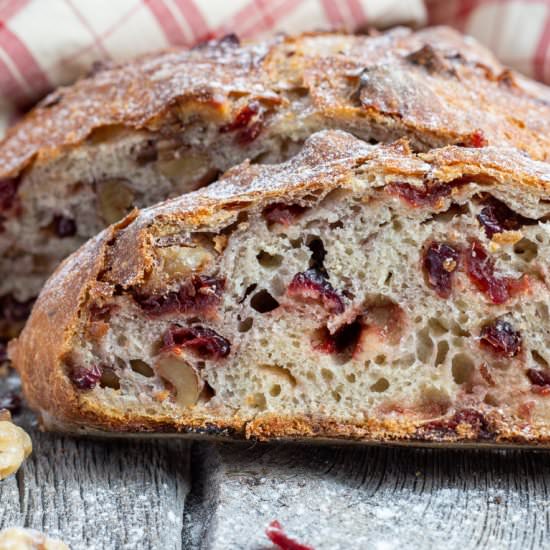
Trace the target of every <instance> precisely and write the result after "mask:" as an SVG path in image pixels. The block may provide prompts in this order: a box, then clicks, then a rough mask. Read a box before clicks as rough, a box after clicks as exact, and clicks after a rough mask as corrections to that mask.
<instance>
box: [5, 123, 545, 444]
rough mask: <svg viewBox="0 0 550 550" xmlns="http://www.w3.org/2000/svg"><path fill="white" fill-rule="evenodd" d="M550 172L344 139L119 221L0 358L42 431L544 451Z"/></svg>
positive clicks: (67, 268) (80, 255)
mask: <svg viewBox="0 0 550 550" xmlns="http://www.w3.org/2000/svg"><path fill="white" fill-rule="evenodd" d="M549 196H550V175H549V172H548V166H547V165H546V164H545V163H542V162H537V161H533V160H531V159H529V158H528V157H527V156H526V155H524V154H522V153H520V152H518V151H514V150H512V149H499V148H494V147H483V148H465V147H461V146H449V147H444V148H441V149H435V150H432V151H431V152H428V153H417V152H413V151H412V150H411V149H410V148H409V146H408V144H407V142H406V141H405V140H402V141H399V142H396V143H394V144H392V145H369V144H367V143H365V142H364V141H361V140H358V139H356V138H354V137H352V136H351V135H350V134H347V133H344V132H341V131H324V132H320V133H317V134H315V135H313V136H312V137H311V138H309V139H308V140H307V141H306V143H305V145H304V147H303V149H302V151H301V152H300V153H299V154H298V155H296V156H294V157H293V158H292V159H290V160H289V161H286V162H284V163H279V164H272V165H253V164H250V163H247V162H245V163H243V164H241V165H240V166H237V167H235V168H233V169H232V170H230V171H229V172H228V173H227V174H226V175H225V176H224V177H222V178H221V179H220V180H219V181H218V182H216V183H214V184H212V185H210V186H208V187H206V188H204V189H202V190H200V191H197V192H194V193H190V194H187V195H183V196H181V197H179V198H177V199H174V200H171V201H167V202H165V203H161V204H159V205H157V206H155V207H152V208H148V209H145V210H142V211H133V212H132V213H130V214H129V215H128V216H127V217H126V218H124V219H123V220H122V221H121V222H120V223H117V224H114V225H112V226H110V227H109V228H108V229H106V230H105V231H103V232H102V233H100V234H99V235H98V236H97V237H96V238H94V239H93V240H91V241H89V242H88V243H87V244H86V245H85V246H84V247H82V248H81V249H80V250H79V251H78V252H77V253H75V254H74V255H72V256H71V257H69V258H68V259H67V260H66V261H65V262H64V263H63V264H61V266H60V267H59V268H58V269H57V271H56V272H55V274H54V275H53V277H52V278H50V280H49V281H48V283H47V284H46V286H45V288H44V289H43V291H42V293H41V295H40V297H39V299H38V300H37V302H36V305H35V307H34V310H33V312H32V314H31V317H30V319H29V322H28V324H27V326H26V328H25V329H24V331H23V332H22V334H21V336H20V337H19V338H18V340H17V341H16V343H15V344H14V345H12V346H11V348H10V353H11V357H12V359H13V362H14V364H15V366H16V368H17V369H18V371H19V372H20V374H21V377H22V381H23V387H24V391H25V395H26V398H27V399H28V401H29V403H30V405H31V406H32V407H33V408H34V409H36V410H37V411H39V412H40V413H41V416H42V419H43V422H44V423H45V425H46V426H47V427H48V426H49V427H57V428H59V427H63V428H65V429H72V430H76V431H78V430H82V431H95V432H96V433H101V432H102V431H103V432H115V433H116V432H118V433H128V432H157V433H158V432H163V433H174V434H177V433H181V434H183V433H190V434H193V433H194V434H198V433H200V432H202V433H218V434H223V435H225V436H226V437H233V438H239V437H240V438H243V437H246V438H259V439H270V438H285V439H287V438H300V439H311V440H326V439H338V438H339V439H348V440H356V441H377V442H417V443H420V442H444V443H447V444H449V443H477V444H499V445H506V444H532V445H536V444H547V443H548V442H549V436H550V401H548V399H549V397H548V395H547V394H548V393H549V389H550V383H549V380H550V376H549V371H550V369H549V367H548V361H550V355H549V354H548V349H550V345H549V344H550V342H549V340H548V339H549V338H550V336H548V331H547V330H546V327H547V325H548V322H549V315H550V314H549V305H550V294H549V292H548V287H547V274H548V269H549V265H548V262H549V260H548V258H550V231H549V229H548V228H549V226H548V221H547V220H548V216H549V214H550V212H549V209H548V204H549V202H548V201H549Z"/></svg>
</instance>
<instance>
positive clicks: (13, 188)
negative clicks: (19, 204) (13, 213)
mask: <svg viewBox="0 0 550 550" xmlns="http://www.w3.org/2000/svg"><path fill="white" fill-rule="evenodd" d="M18 186H19V180H17V179H13V178H11V179H9V178H8V179H0V212H1V211H5V210H9V209H10V208H11V207H12V206H13V204H14V202H15V196H16V194H17V187H18Z"/></svg>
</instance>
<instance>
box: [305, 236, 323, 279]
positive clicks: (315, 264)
mask: <svg viewBox="0 0 550 550" xmlns="http://www.w3.org/2000/svg"><path fill="white" fill-rule="evenodd" d="M306 243H307V247H308V248H309V249H310V250H311V259H310V262H309V267H310V268H313V269H316V270H317V271H319V272H320V273H322V274H323V276H324V277H327V271H326V269H325V256H326V255H327V251H326V249H325V245H324V244H323V241H322V240H321V239H320V238H319V237H308V238H307V239H306Z"/></svg>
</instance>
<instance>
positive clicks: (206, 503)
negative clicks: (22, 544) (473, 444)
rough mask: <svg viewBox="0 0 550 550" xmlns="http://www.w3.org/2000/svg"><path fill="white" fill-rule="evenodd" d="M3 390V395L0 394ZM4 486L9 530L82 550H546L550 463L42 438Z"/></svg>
mask: <svg viewBox="0 0 550 550" xmlns="http://www.w3.org/2000/svg"><path fill="white" fill-rule="evenodd" d="M1 383H2V382H1V381H0V384H1ZM16 421H18V423H20V424H24V425H26V426H27V427H29V431H30V433H31V437H32V439H33V444H34V451H33V454H32V455H31V457H30V458H29V459H28V460H27V461H26V462H25V464H24V465H23V467H22V468H21V469H20V471H19V472H18V473H17V474H16V475H15V476H11V477H9V478H8V479H6V480H4V481H0V529H3V528H5V527H9V526H13V525H20V526H26V527H33V528H36V529H39V530H42V531H46V532H47V533H49V534H50V535H52V536H57V537H59V538H62V539H63V540H64V541H65V542H66V543H67V544H69V546H70V547H71V548H72V549H73V550H79V549H98V550H104V549H113V550H120V549H132V550H133V549H159V550H168V549H170V550H171V549H180V548H184V549H208V550H210V549H212V550H213V549H216V550H221V549H250V550H259V549H268V548H273V546H271V545H270V543H269V541H268V539H267V538H266V536H265V528H266V526H267V525H268V523H269V522H270V521H272V520H274V519H277V520H279V521H280V522H281V523H282V524H283V526H284V528H285V530H286V531H287V533H288V534H290V535H292V536H293V537H294V538H296V539H299V540H300V541H301V542H303V543H307V544H309V545H311V546H313V547H314V548H315V549H317V550H321V549H331V550H332V549H346V550H349V549H356V548H358V549H363V548H364V549H368V550H389V549H393V548H395V549H398V548H399V549H426V548H430V549H431V548H444V549H446V550H452V549H459V550H466V549H470V548H495V549H506V548H513V549H516V548H517V549H522V550H526V549H540V548H550V525H549V523H550V517H549V513H550V507H549V501H550V454H548V453H546V452H534V451H526V450H522V451H518V450H514V451H495V450H493V451H490V450H464V449H463V450H443V449H427V448H424V449H422V448H420V449H414V448H402V447H399V448H397V447H367V446H340V447H328V446H321V447H317V446H305V445H288V444H287V445H276V444H269V445H267V444H257V443H256V444H254V443H247V444H234V443H222V444H220V443H212V442H204V441H195V442H191V441H188V440H185V441H184V440H174V439H171V440H147V441H128V440H108V441H98V440H95V441H94V440H83V439H80V440H77V439H71V438H67V437H63V436H60V435H56V434H50V433H41V432H40V431H38V430H37V429H36V428H34V427H32V424H33V420H32V416H31V415H30V413H28V412H25V413H23V414H22V415H19V416H17V417H16Z"/></svg>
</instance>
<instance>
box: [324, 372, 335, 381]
mask: <svg viewBox="0 0 550 550" xmlns="http://www.w3.org/2000/svg"><path fill="white" fill-rule="evenodd" d="M321 376H322V377H323V380H325V381H326V382H331V381H332V380H333V379H334V373H333V372H332V371H331V370H329V369H321Z"/></svg>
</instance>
